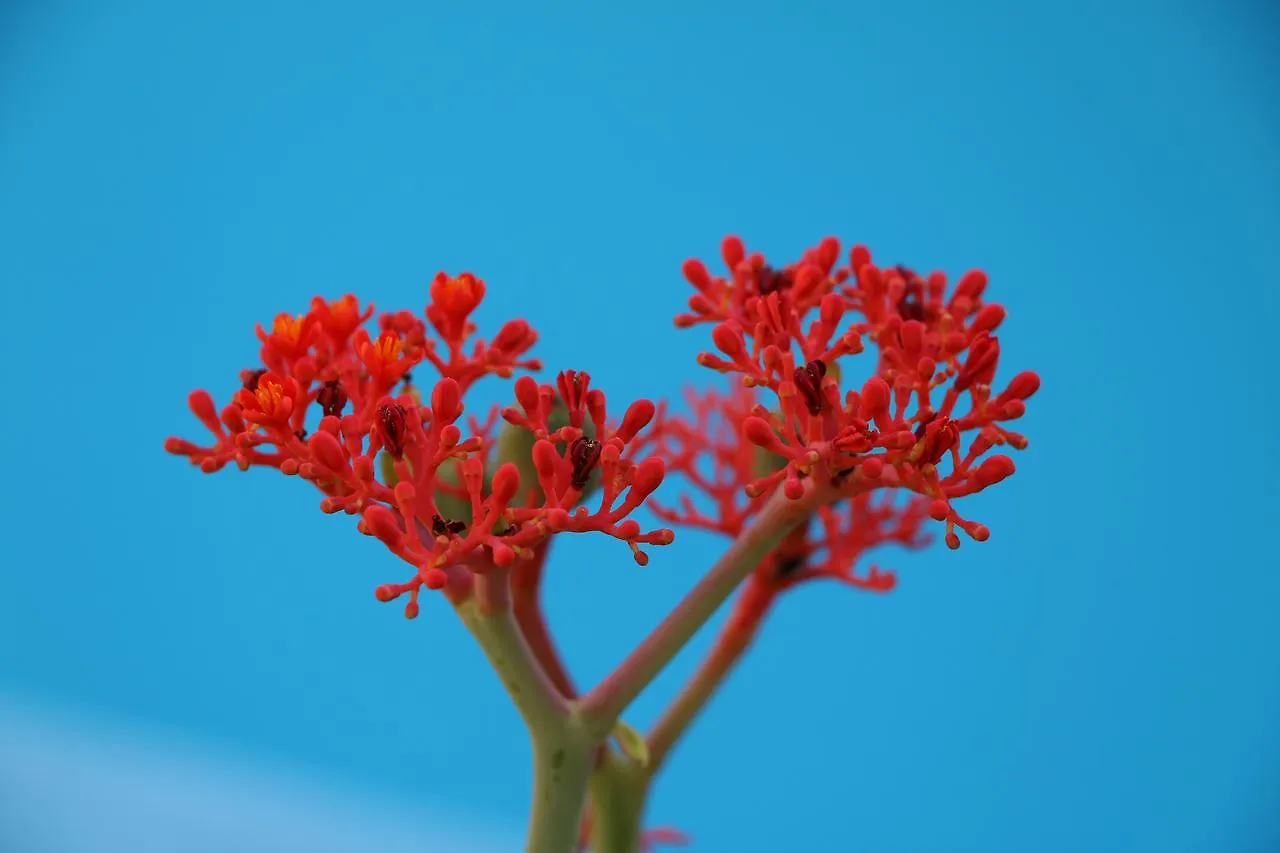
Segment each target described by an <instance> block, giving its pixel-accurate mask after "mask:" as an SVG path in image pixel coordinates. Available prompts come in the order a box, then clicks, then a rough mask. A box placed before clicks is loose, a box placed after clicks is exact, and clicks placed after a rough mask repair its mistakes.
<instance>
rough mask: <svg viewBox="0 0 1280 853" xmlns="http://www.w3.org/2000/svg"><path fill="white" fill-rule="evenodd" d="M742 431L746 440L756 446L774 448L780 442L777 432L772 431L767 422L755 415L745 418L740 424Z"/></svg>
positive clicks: (766, 448) (767, 448)
mask: <svg viewBox="0 0 1280 853" xmlns="http://www.w3.org/2000/svg"><path fill="white" fill-rule="evenodd" d="M742 431H743V434H745V435H746V437H747V441H749V442H751V443H752V444H754V445H755V446H756V447H763V448H764V449H765V450H774V449H775V448H777V447H778V446H779V445H780V444H781V442H780V441H779V440H778V436H777V434H776V433H774V431H773V427H771V426H769V422H768V421H766V420H765V419H764V418H758V417H755V416H752V417H749V418H747V419H746V421H745V422H743V424H742Z"/></svg>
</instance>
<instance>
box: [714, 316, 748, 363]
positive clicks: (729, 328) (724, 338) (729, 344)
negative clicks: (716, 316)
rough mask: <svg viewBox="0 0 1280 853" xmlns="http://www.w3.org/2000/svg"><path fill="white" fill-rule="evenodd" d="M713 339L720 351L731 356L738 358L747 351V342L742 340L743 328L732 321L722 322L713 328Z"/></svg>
mask: <svg viewBox="0 0 1280 853" xmlns="http://www.w3.org/2000/svg"><path fill="white" fill-rule="evenodd" d="M711 340H712V341H714V342H715V345H716V347H717V348H718V349H719V350H720V352H722V353H724V354H725V355H727V356H729V358H738V357H739V356H741V355H743V354H744V353H745V352H746V344H745V343H744V342H743V340H742V330H740V329H738V328H735V327H734V326H733V324H731V323H721V324H720V325H718V326H716V327H715V328H714V329H712V330H711Z"/></svg>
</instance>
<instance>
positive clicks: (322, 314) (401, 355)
mask: <svg viewBox="0 0 1280 853" xmlns="http://www.w3.org/2000/svg"><path fill="white" fill-rule="evenodd" d="M430 293H431V302H430V304H429V305H428V306H427V308H426V312H425V315H426V319H427V321H428V323H429V324H430V326H431V328H432V329H433V330H434V331H435V333H436V336H437V337H438V339H439V342H440V344H442V345H443V346H438V345H437V341H436V340H435V339H433V338H431V337H428V335H427V325H426V324H425V323H424V322H423V321H422V320H421V319H419V318H418V317H416V316H415V315H413V314H412V313H411V312H408V311H400V312H396V313H392V314H383V315H382V316H381V317H380V319H379V326H380V332H379V334H378V336H377V337H376V338H371V337H370V336H369V334H368V332H367V331H366V330H365V323H366V322H367V321H368V320H369V319H370V318H371V317H372V315H373V307H372V306H367V307H365V308H364V309H361V308H360V305H359V303H358V301H357V300H356V298H355V297H354V296H350V295H348V296H344V297H342V298H341V299H338V300H335V301H326V300H324V299H321V298H317V299H315V300H314V302H313V303H312V306H311V310H310V311H308V312H307V313H305V314H302V315H300V316H293V315H289V314H281V315H279V316H278V317H276V319H275V322H274V323H273V324H272V327H271V330H270V332H268V331H266V330H265V329H263V328H261V327H259V328H258V336H259V338H261V340H262V350H261V359H262V364H263V365H264V367H263V368H257V369H252V370H246V371H244V372H243V373H242V374H241V377H240V378H241V383H242V387H241V388H240V389H239V390H237V391H236V393H235V394H234V396H233V398H232V402H231V403H229V404H227V405H226V406H225V407H223V408H222V409H221V411H219V410H218V409H217V407H216V406H215V405H214V402H213V398H212V397H211V396H210V395H209V394H208V393H207V392H205V391H195V392H193V393H192V394H191V396H190V400H189V402H190V406H191V410H192V411H193V412H194V413H195V415H196V417H197V418H198V419H199V420H200V421H201V422H202V423H203V424H204V425H205V426H206V427H207V428H208V429H209V431H210V432H211V433H212V434H213V437H214V441H213V444H212V445H209V446H200V445H197V444H194V443H192V442H190V441H186V440H184V439H180V438H170V439H168V441H166V443H165V447H166V449H167V450H169V451H170V452H172V453H176V454H179V455H182V456H186V457H188V458H189V459H190V460H191V462H192V463H193V464H195V465H198V466H199V467H200V469H201V470H202V471H205V472H213V471H217V470H219V469H221V468H223V467H225V466H226V465H227V464H228V463H230V462H234V463H235V464H236V465H237V466H238V467H240V468H241V469H247V468H249V467H250V466H253V465H262V466H269V467H274V468H277V469H279V470H280V471H281V472H283V473H285V474H289V475H297V476H300V477H302V478H304V479H307V480H310V481H311V482H312V483H313V484H314V485H315V486H316V487H318V488H319V489H320V491H321V492H323V493H324V495H325V498H324V499H323V501H322V502H321V508H322V509H323V510H324V511H325V512H329V513H333V512H339V511H341V512H345V513H348V514H352V515H360V516H361V520H360V523H359V528H360V530H361V531H362V532H364V533H366V534H369V535H372V536H376V537H377V538H378V539H380V540H382V541H383V542H384V543H385V544H386V545H387V547H388V548H389V549H390V550H391V551H392V552H393V553H395V554H396V555H398V556H400V557H401V558H402V559H404V560H406V561H407V562H409V563H411V564H412V565H413V566H414V567H415V568H416V570H417V571H416V574H415V575H414V577H412V578H411V579H409V580H408V581H406V582H404V583H398V584H387V585H384V586H381V587H379V588H378V590H377V596H378V598H379V599H381V600H384V601H389V600H392V599H394V598H398V597H399V596H401V595H405V594H407V595H408V596H409V602H408V604H407V606H406V609H405V612H406V615H408V616H411V617H412V616H414V615H416V614H417V612H418V601H417V599H418V593H419V591H420V589H421V587H423V586H426V587H427V588H429V589H447V590H449V591H450V592H451V594H453V595H454V596H456V597H462V596H465V595H466V594H467V592H468V590H469V588H470V574H469V573H470V572H483V571H485V570H486V568H487V567H488V566H492V565H498V566H504V565H509V564H511V563H512V562H513V561H515V560H516V559H518V558H527V557H531V556H532V554H533V551H534V549H535V548H536V547H537V546H538V545H540V544H541V543H542V542H543V541H544V540H545V539H546V538H547V537H548V536H550V535H552V534H554V533H558V532H574V533H581V532H588V531H599V532H603V533H605V534H607V535H610V536H614V537H616V538H618V539H621V540H623V541H624V542H626V543H627V544H628V545H629V546H630V547H631V549H632V551H633V553H634V555H635V558H636V560H637V561H638V562H640V563H642V564H643V563H644V562H646V561H647V556H646V555H645V553H644V552H643V551H642V550H641V547H640V546H642V545H646V544H648V545H666V544H669V543H670V542H671V541H672V539H673V534H672V532H671V531H670V530H654V531H649V532H642V531H641V529H640V525H639V524H638V523H637V522H636V521H634V520H632V519H630V518H628V516H629V515H630V514H631V513H632V512H633V511H634V510H635V509H636V508H637V507H639V506H640V505H641V503H643V502H644V501H645V499H646V498H647V497H648V496H649V495H650V494H651V493H652V492H653V491H654V490H655V489H656V488H657V487H658V485H659V484H660V483H661V482H662V479H663V476H664V474H665V470H666V468H665V465H664V463H663V461H662V460H661V459H660V458H657V457H649V458H645V459H638V458H637V455H636V451H637V450H638V449H639V448H640V447H641V442H639V441H637V436H638V434H639V433H640V432H641V430H643V429H644V428H645V427H646V426H647V425H648V423H649V421H650V420H651V419H652V418H653V416H654V412H655V407H654V405H653V403H651V402H649V401H647V400H640V401H638V402H636V403H634V404H632V405H631V406H630V407H629V408H628V409H627V411H626V413H625V415H624V416H623V418H622V420H621V422H620V423H617V424H614V423H613V422H611V421H610V420H609V418H608V411H607V407H606V402H605V396H604V394H603V393H602V392H601V391H599V390H598V389H593V388H590V384H589V379H588V377H587V375H586V374H585V373H577V372H574V371H566V372H564V373H561V374H560V375H559V378H558V382H557V385H556V386H551V385H539V384H538V383H537V382H536V381H535V380H534V379H532V378H531V377H528V376H523V377H521V378H520V379H518V380H517V381H516V383H515V391H516V399H517V400H518V401H519V403H520V408H519V409H515V408H512V409H507V410H505V411H503V415H504V417H505V419H506V420H507V421H508V422H509V423H510V424H512V425H514V426H513V427H512V428H522V429H525V430H528V431H529V432H530V433H532V435H531V437H530V441H529V442H528V443H527V446H529V447H531V457H532V458H531V459H530V460H516V461H515V462H513V461H511V460H507V461H505V462H504V463H502V464H497V462H496V460H495V459H494V458H493V457H494V454H493V453H492V451H493V449H494V447H495V445H496V442H495V441H493V440H492V437H491V434H492V430H493V419H492V417H491V418H490V419H489V420H488V421H487V422H486V423H484V424H481V423H478V422H476V421H475V420H472V421H471V422H470V423H469V425H468V426H469V427H470V430H469V431H470V433H471V434H470V435H469V436H464V434H463V429H462V427H460V426H459V421H460V419H461V416H462V414H463V410H464V405H463V398H464V397H465V395H466V393H467V391H468V389H469V388H470V386H471V385H472V384H473V383H474V382H475V381H476V380H478V379H480V378H481V377H483V376H485V375H488V374H494V375H497V376H499V377H504V378H506V377H510V376H512V375H513V374H514V371H515V370H517V369H529V370H537V369H539V368H540V364H539V363H538V362H537V361H536V360H534V359H531V358H527V357H526V353H527V352H528V350H529V349H530V347H531V346H532V345H533V343H534V342H535V341H536V339H537V335H536V334H535V333H534V332H533V330H532V329H530V327H529V325H528V324H527V323H526V322H525V321H523V320H512V321H511V322H508V323H507V324H506V325H504V326H503V327H502V328H501V330H500V331H499V332H498V334H497V335H496V336H495V337H494V338H493V340H491V341H485V340H482V339H475V338H474V335H475V332H476V328H475V326H474V324H473V323H472V322H471V320H470V316H471V313H472V312H473V311H474V310H475V308H476V307H477V306H478V305H479V304H480V302H481V300H482V299H483V298H484V293H485V286H484V282H483V281H481V280H480V279H478V278H476V277H475V276H473V275H471V274H469V273H464V274H462V275H460V276H456V277H451V276H448V275H446V274H444V273H441V274H439V275H438V276H436V278H435V280H434V281H433V282H432V283H431V288H430ZM424 362H426V363H429V364H430V365H431V366H432V367H434V368H435V369H436V370H437V371H438V372H439V373H440V377H441V378H440V379H439V380H438V381H437V382H436V383H435V385H434V387H433V388H432V391H431V395H430V400H429V401H424V400H423V399H422V398H421V395H420V394H419V393H418V391H417V389H416V388H415V387H414V386H412V385H411V384H410V371H411V370H414V369H416V368H417V367H418V366H419V365H421V364H422V363H424ZM397 387H398V388H399V390H398V391H397ZM557 400H559V401H561V402H562V403H563V405H564V406H566V407H567V408H568V410H569V412H570V422H569V424H568V425H565V426H558V427H552V426H551V425H550V424H549V423H548V416H549V415H550V414H551V412H552V409H553V408H554V407H555V406H556V404H557ZM588 416H589V418H590V421H591V424H590V426H591V428H592V433H591V435H588V433H587V431H586V430H585V429H584V421H585V419H586V418H587V417H588ZM310 421H314V422H315V429H314V431H313V432H311V433H310V434H308V432H307V424H308V423H309V422H310ZM379 454H381V465H377V464H375V462H376V460H378V458H379ZM520 461H523V462H528V463H531V465H530V466H529V469H530V470H533V471H536V476H537V480H538V485H539V487H540V488H539V489H532V488H530V487H531V486H532V484H529V483H526V484H524V485H525V487H526V488H524V489H522V488H521V485H522V484H521V482H520V480H521V477H520V473H519V470H520V466H519V465H518V464H516V462H520ZM591 477H598V478H599V481H600V497H599V502H598V504H596V505H595V507H594V509H589V508H588V507H586V506H580V505H579V504H580V503H582V502H583V500H584V490H586V488H587V480H588V478H591ZM447 507H452V508H454V509H455V514H459V513H457V512H456V510H457V509H458V508H461V510H462V511H461V513H460V514H461V515H463V516H465V517H464V518H457V517H451V515H450V512H449V510H448V509H446V508H447Z"/></svg>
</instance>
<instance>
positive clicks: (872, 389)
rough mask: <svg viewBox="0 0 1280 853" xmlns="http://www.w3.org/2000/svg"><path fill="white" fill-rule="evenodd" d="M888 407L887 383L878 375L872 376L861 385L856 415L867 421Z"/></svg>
mask: <svg viewBox="0 0 1280 853" xmlns="http://www.w3.org/2000/svg"><path fill="white" fill-rule="evenodd" d="M888 408H889V383H887V382H885V381H884V380H883V379H881V378H880V377H879V376H872V377H871V378H870V379H868V380H867V382H866V384H865V385H863V386H862V395H861V397H860V399H859V402H858V417H860V418H862V419H863V420H864V421H869V420H871V419H872V418H874V417H875V416H876V415H877V414H880V413H884V412H886V411H887V410H888Z"/></svg>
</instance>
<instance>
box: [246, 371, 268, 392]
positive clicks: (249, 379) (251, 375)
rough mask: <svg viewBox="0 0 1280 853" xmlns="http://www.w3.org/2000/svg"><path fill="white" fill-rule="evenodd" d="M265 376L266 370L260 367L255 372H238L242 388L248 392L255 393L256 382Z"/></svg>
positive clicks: (256, 388)
mask: <svg viewBox="0 0 1280 853" xmlns="http://www.w3.org/2000/svg"><path fill="white" fill-rule="evenodd" d="M266 375H267V371H266V369H265V368H261V367H260V368H258V369H257V370H242V371H240V381H241V382H243V383H244V387H245V388H246V389H248V390H250V391H257V390H258V380H259V379H261V378H262V377H263V376H266Z"/></svg>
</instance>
